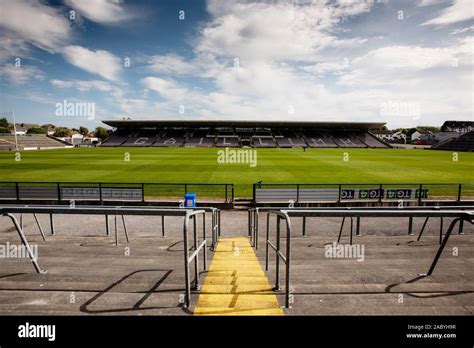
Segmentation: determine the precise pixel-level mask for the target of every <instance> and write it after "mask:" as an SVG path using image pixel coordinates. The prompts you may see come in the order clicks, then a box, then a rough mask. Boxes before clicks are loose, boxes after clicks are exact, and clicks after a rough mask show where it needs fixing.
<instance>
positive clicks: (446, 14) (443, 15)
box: [422, 0, 474, 26]
mask: <svg viewBox="0 0 474 348" xmlns="http://www.w3.org/2000/svg"><path fill="white" fill-rule="evenodd" d="M473 18H474V10H473V3H472V1H471V0H454V2H453V3H452V5H451V6H449V7H447V8H445V9H444V10H442V11H441V12H440V14H439V16H438V17H436V18H433V19H431V20H429V21H427V22H425V23H423V24H422V25H438V26H443V25H448V24H452V23H457V22H462V21H466V20H469V19H473Z"/></svg>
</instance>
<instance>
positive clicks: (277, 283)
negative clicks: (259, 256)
mask: <svg viewBox="0 0 474 348" xmlns="http://www.w3.org/2000/svg"><path fill="white" fill-rule="evenodd" d="M280 219H281V218H280V216H279V215H277V228H276V237H277V240H276V249H277V250H276V257H275V262H276V263H275V270H276V273H275V291H278V290H280V255H279V253H280Z"/></svg>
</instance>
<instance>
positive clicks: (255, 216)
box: [247, 205, 474, 250]
mask: <svg viewBox="0 0 474 348" xmlns="http://www.w3.org/2000/svg"><path fill="white" fill-rule="evenodd" d="M299 209H304V210H328V211H330V210H334V209H335V208H334V207H305V208H299V207H291V208H290V207H258V208H250V209H249V210H248V211H247V213H248V237H249V239H250V243H251V245H252V246H253V247H254V248H255V249H256V250H258V239H259V216H260V213H261V212H268V211H273V210H276V211H279V210H299ZM337 209H338V210H351V209H357V210H376V211H383V210H390V209H394V208H393V207H356V208H354V207H338V208H337ZM400 209H408V210H421V209H422V210H435V211H436V210H440V209H444V210H455V209H458V210H474V205H459V206H407V207H403V208H400ZM428 219H429V217H427V218H426V220H425V222H424V224H423V228H422V229H421V231H420V236H419V238H420V237H421V235H422V234H423V231H424V229H425V227H426V224H427V222H428ZM302 220H303V221H302V229H301V230H302V233H301V235H302V236H303V237H304V236H306V217H302ZM410 220H411V219H410ZM410 220H409V227H408V234H409V235H412V234H413V233H412V229H413V224H412V223H413V220H411V221H410ZM343 224H344V220H343V221H342V223H341V227H342V226H343ZM351 226H352V225H351ZM463 226H464V225H463V222H462V221H461V223H460V224H459V231H458V233H459V234H464V232H463ZM341 232H342V230H341ZM356 235H357V236H360V217H358V218H357V219H356ZM351 237H352V236H351Z"/></svg>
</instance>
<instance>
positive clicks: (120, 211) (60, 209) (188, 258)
mask: <svg viewBox="0 0 474 348" xmlns="http://www.w3.org/2000/svg"><path fill="white" fill-rule="evenodd" d="M15 213H18V214H34V216H35V219H36V214H49V215H50V216H52V215H53V214H66V215H69V214H74V215H78V214H82V215H105V216H108V215H115V216H117V215H119V216H122V217H123V216H124V215H141V216H181V217H183V218H184V225H183V243H184V266H185V268H184V270H185V282H186V284H185V291H186V294H185V303H184V305H185V306H186V307H188V306H189V305H190V301H191V289H194V290H198V289H199V259H198V257H199V252H200V251H201V250H202V252H203V268H204V270H207V253H206V245H207V241H206V220H205V211H204V210H201V209H197V210H190V209H183V208H168V209H157V208H150V207H140V208H139V209H137V207H124V206H122V207H97V206H89V207H86V206H76V207H65V206H1V207H0V214H2V215H4V216H8V217H9V218H10V219H11V220H12V222H13V225H14V226H15V228H16V230H17V232H18V235H19V236H20V239H21V241H22V243H23V245H24V246H25V248H26V250H27V252H28V256H29V257H30V259H31V262H32V263H33V266H34V267H35V269H36V271H37V272H38V273H46V271H45V270H43V269H42V268H41V266H40V265H39V263H38V260H37V259H36V258H35V256H34V254H33V252H32V250H31V248H30V245H29V243H28V240H27V239H26V236H25V233H24V231H23V228H22V226H21V225H20V223H18V220H17V219H16V217H15V216H14V215H13V214H15ZM201 214H202V216H203V227H202V241H201V242H200V241H199V237H198V231H197V221H196V216H198V215H201ZM36 220H37V219H36ZM191 220H192V221H193V243H192V246H191V248H189V243H188V231H189V222H190V221H191ZM38 226H40V225H38ZM51 227H53V225H51ZM52 231H53V230H52ZM214 234H215V233H214V232H213V236H214ZM42 235H43V237H44V234H43V233H42ZM116 237H117V232H116ZM190 252H191V254H190ZM193 261H194V282H193V286H191V280H190V269H189V265H190V263H192V262H193Z"/></svg>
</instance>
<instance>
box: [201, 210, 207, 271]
mask: <svg viewBox="0 0 474 348" xmlns="http://www.w3.org/2000/svg"><path fill="white" fill-rule="evenodd" d="M202 239H203V240H204V242H205V241H206V213H205V212H204V213H203V214H202ZM206 246H207V244H206V245H204V247H203V249H204V252H203V254H204V255H203V267H204V270H205V271H206V270H207V251H206Z"/></svg>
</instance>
